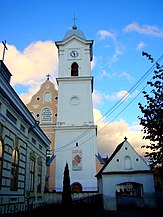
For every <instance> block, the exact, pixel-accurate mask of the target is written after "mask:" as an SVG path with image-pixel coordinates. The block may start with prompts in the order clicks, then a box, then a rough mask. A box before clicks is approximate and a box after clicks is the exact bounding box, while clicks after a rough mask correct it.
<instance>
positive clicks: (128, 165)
mask: <svg viewBox="0 0 163 217" xmlns="http://www.w3.org/2000/svg"><path fill="white" fill-rule="evenodd" d="M124 169H125V170H130V169H132V163H131V158H130V157H129V156H126V157H125V158H124Z"/></svg>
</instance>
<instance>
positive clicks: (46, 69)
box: [0, 41, 58, 103]
mask: <svg viewBox="0 0 163 217" xmlns="http://www.w3.org/2000/svg"><path fill="white" fill-rule="evenodd" d="M7 47H8V50H7V51H6V55H5V64H6V66H7V67H8V69H9V70H10V72H11V73H12V75H13V76H12V78H11V85H12V86H13V87H14V86H15V85H18V84H21V85H24V86H25V87H26V88H27V89H28V92H26V93H23V94H21V95H20V97H21V98H22V99H23V101H24V103H27V102H28V101H29V99H30V98H31V95H32V93H34V91H35V90H36V89H38V87H39V86H40V84H41V82H43V81H44V80H45V79H46V75H47V74H50V75H51V78H52V79H53V78H54V77H56V74H57V67H58V52H57V48H56V46H55V44H54V42H52V41H44V42H43V41H37V42H35V43H32V44H30V45H29V46H28V47H26V48H25V49H24V51H23V52H20V51H18V50H17V49H16V47H15V46H13V45H7ZM2 50H3V46H2V45H0V52H2Z"/></svg>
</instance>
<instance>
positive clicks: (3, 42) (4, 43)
mask: <svg viewBox="0 0 163 217" xmlns="http://www.w3.org/2000/svg"><path fill="white" fill-rule="evenodd" d="M2 44H3V46H4V48H3V57H2V61H3V62H4V58H5V51H6V50H8V48H7V46H6V40H5V41H2Z"/></svg>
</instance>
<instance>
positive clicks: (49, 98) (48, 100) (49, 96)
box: [44, 92, 52, 103]
mask: <svg viewBox="0 0 163 217" xmlns="http://www.w3.org/2000/svg"><path fill="white" fill-rule="evenodd" d="M51 102H52V94H51V92H45V93H44V103H51Z"/></svg>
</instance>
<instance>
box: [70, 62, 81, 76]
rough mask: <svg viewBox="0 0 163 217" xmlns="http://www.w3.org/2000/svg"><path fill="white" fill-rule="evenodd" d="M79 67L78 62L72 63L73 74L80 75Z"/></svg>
mask: <svg viewBox="0 0 163 217" xmlns="http://www.w3.org/2000/svg"><path fill="white" fill-rule="evenodd" d="M78 68H79V66H78V64H77V63H76V62H74V63H73V64H72V65H71V76H78Z"/></svg>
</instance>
